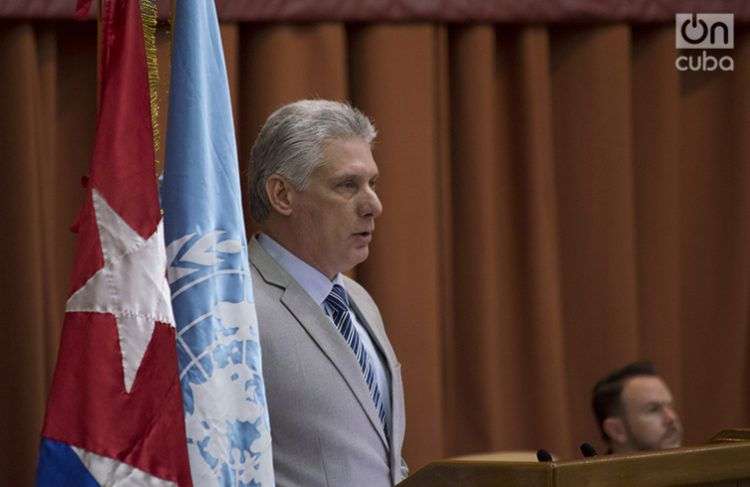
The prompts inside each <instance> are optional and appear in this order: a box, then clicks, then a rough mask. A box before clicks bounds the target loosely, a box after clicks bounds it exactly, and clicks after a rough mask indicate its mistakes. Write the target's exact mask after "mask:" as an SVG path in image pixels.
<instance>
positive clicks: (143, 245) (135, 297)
mask: <svg viewBox="0 0 750 487" xmlns="http://www.w3.org/2000/svg"><path fill="white" fill-rule="evenodd" d="M92 198H93V203H94V211H95V212H96V225H97V227H98V228H99V240H100V242H101V245H102V254H103V255H104V267H102V268H101V269H99V270H98V271H97V272H96V274H94V275H93V276H91V278H90V279H89V280H88V281H86V284H84V285H83V286H82V287H81V288H80V289H78V290H77V291H76V292H75V293H73V295H72V296H70V299H68V302H67V305H66V307H65V311H66V312H83V313H87V312H90V313H110V314H112V315H114V316H115V319H116V320H117V332H118V336H119V341H120V352H121V354H122V369H123V380H124V383H125V390H126V391H127V392H130V389H131V387H132V386H133V381H134V380H135V376H136V374H137V373H138V368H139V367H140V365H141V361H142V360H143V354H144V353H145V352H146V348H147V347H148V344H149V341H151V335H152V334H153V332H154V326H155V322H156V321H158V322H161V323H165V324H169V325H171V326H172V327H174V316H173V315H172V305H171V301H170V293H169V285H168V284H167V279H166V276H165V268H166V253H165V251H164V237H163V225H162V221H161V220H160V221H159V225H158V226H157V228H156V231H154V233H153V234H151V236H150V237H149V238H148V239H147V240H146V239H144V238H143V237H141V236H140V235H138V233H137V232H136V231H135V230H133V229H132V228H131V227H130V225H128V224H127V222H125V220H123V219H122V218H121V217H120V215H118V214H117V212H116V211H114V210H113V209H112V207H110V206H109V204H108V203H107V202H106V200H105V199H104V198H103V197H102V195H101V194H100V193H99V192H98V191H97V190H96V189H94V190H92Z"/></svg>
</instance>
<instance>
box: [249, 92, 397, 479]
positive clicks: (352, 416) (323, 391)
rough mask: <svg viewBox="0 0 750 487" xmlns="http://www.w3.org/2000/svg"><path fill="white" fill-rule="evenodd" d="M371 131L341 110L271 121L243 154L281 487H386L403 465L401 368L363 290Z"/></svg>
mask: <svg viewBox="0 0 750 487" xmlns="http://www.w3.org/2000/svg"><path fill="white" fill-rule="evenodd" d="M375 135H376V133H375V129H374V127H373V126H372V124H371V122H370V120H369V119H368V118H367V117H366V116H364V115H363V114H362V113H361V112H359V111H358V110H356V109H354V108H352V107H350V106H349V105H346V104H343V103H338V102H332V101H325V100H303V101H298V102H295V103H292V104H289V105H286V106H284V107H282V108H280V109H279V110H277V111H276V112H274V113H273V114H272V115H271V116H270V117H269V119H268V120H267V121H266V123H265V125H264V126H263V128H262V130H261V132H260V134H259V135H258V138H257V140H256V142H255V144H254V146H253V148H252V153H251V166H250V172H249V181H248V183H249V190H250V207H251V212H252V215H253V218H254V220H255V221H256V222H257V223H258V224H259V226H260V229H261V233H260V234H259V235H256V236H255V237H254V238H252V239H251V241H250V244H249V245H250V249H249V254H250V262H251V272H252V278H253V287H254V292H255V300H256V303H255V305H256V309H257V313H258V328H259V332H260V340H261V346H262V351H263V375H264V379H265V386H266V394H267V398H268V410H269V416H270V420H271V437H272V442H273V459H274V470H275V475H276V485H277V486H278V487H287V486H298V487H352V486H367V487H389V486H391V485H394V484H395V483H397V482H399V481H400V480H401V479H402V478H403V477H404V476H405V475H406V473H407V471H406V468H405V464H404V463H403V461H402V458H401V446H402V443H403V439H404V397H403V387H402V383H401V368H400V365H399V363H398V361H397V359H396V356H395V354H394V352H393V349H392V348H391V344H390V342H389V341H388V337H387V336H386V333H385V327H384V325H383V321H382V318H381V316H380V312H379V311H378V308H377V306H376V305H375V302H374V301H373V300H372V298H371V297H370V295H369V294H368V293H367V291H365V290H364V288H362V287H361V286H360V285H359V284H357V283H356V282H355V281H353V280H352V279H349V278H347V277H346V276H344V275H343V274H342V272H345V271H347V270H349V269H351V268H352V267H354V266H355V265H357V264H359V263H360V262H362V261H364V260H365V259H366V258H367V256H368V253H369V243H370V240H371V238H372V235H373V231H374V229H375V219H376V218H377V217H378V216H379V215H380V213H381V212H382V209H383V208H382V205H381V203H380V200H379V199H378V196H377V194H376V193H375V183H376V181H377V179H378V167H377V165H376V164H375V161H374V159H373V156H372V152H371V144H372V141H373V139H374V138H375Z"/></svg>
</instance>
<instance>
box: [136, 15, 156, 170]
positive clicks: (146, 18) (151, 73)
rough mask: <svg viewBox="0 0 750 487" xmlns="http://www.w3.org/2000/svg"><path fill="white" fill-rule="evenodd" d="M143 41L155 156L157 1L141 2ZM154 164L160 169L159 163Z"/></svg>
mask: <svg viewBox="0 0 750 487" xmlns="http://www.w3.org/2000/svg"><path fill="white" fill-rule="evenodd" d="M140 4H141V22H142V24H143V41H144V45H145V46H146V66H147V67H148V89H149V95H150V101H151V128H152V130H153V135H154V154H158V153H159V146H160V144H159V140H160V135H159V65H158V62H157V56H156V15H157V12H156V0H140ZM154 163H155V164H156V166H157V167H159V161H158V160H155V161H154Z"/></svg>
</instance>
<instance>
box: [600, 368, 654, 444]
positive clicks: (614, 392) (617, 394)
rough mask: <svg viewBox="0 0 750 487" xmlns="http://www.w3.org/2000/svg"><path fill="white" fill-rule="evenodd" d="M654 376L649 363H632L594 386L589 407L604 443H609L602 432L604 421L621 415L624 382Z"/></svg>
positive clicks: (607, 437) (605, 434)
mask: <svg viewBox="0 0 750 487" xmlns="http://www.w3.org/2000/svg"><path fill="white" fill-rule="evenodd" d="M644 375H645V376H654V375H656V369H655V368H654V364H652V363H651V362H647V361H643V362H633V363H632V364H628V365H626V366H625V367H623V368H621V369H618V370H616V371H614V372H612V373H611V374H609V375H608V376H607V377H605V378H603V379H602V380H600V381H599V382H597V383H596V385H595V386H594V390H593V393H592V396H591V407H592V409H593V410H594V416H596V424H597V425H598V426H599V431H600V432H601V434H602V438H603V439H604V441H606V442H609V441H610V438H609V436H608V435H607V433H606V432H605V431H604V427H603V426H604V420H605V419H607V418H609V417H611V416H617V415H619V414H622V403H621V401H620V399H621V396H622V388H623V386H624V385H625V381H626V380H628V379H631V378H633V377H640V376H644Z"/></svg>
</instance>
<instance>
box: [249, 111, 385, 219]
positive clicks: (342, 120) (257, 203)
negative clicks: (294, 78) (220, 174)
mask: <svg viewBox="0 0 750 487" xmlns="http://www.w3.org/2000/svg"><path fill="white" fill-rule="evenodd" d="M376 135H377V132H376V131H375V127H374V126H373V125H372V122H371V121H370V119H369V118H367V116H365V115H364V114H363V113H362V112H360V111H359V110H357V109H356V108H354V107H352V106H351V105H348V104H346V103H340V102H337V101H329V100H300V101H296V102H294V103H290V104H288V105H284V106H283V107H281V108H279V109H278V110H276V111H275V112H273V113H272V114H271V116H270V117H268V120H266V123H265V125H263V128H262V129H261V130H260V133H259V134H258V138H257V139H255V144H253V148H252V150H251V152H250V170H249V173H248V189H249V191H250V212H251V214H252V216H253V219H254V220H255V221H256V222H259V223H260V222H262V221H264V220H265V219H266V218H267V217H268V215H269V213H270V211H271V203H270V201H269V200H268V194H267V193H266V181H267V180H268V178H269V177H270V176H272V175H273V174H278V175H281V176H283V177H285V178H286V179H288V180H289V181H290V182H291V183H292V184H293V185H294V187H295V188H297V189H304V188H305V187H306V186H307V183H308V179H309V177H310V174H311V173H312V172H313V170H315V169H316V168H317V167H319V166H321V165H323V164H324V163H325V161H324V160H323V151H324V150H325V147H326V144H327V143H328V142H330V141H331V140H333V139H349V138H360V139H362V140H364V141H365V142H367V143H368V144H370V145H372V141H373V140H374V139H375V137H376Z"/></svg>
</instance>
